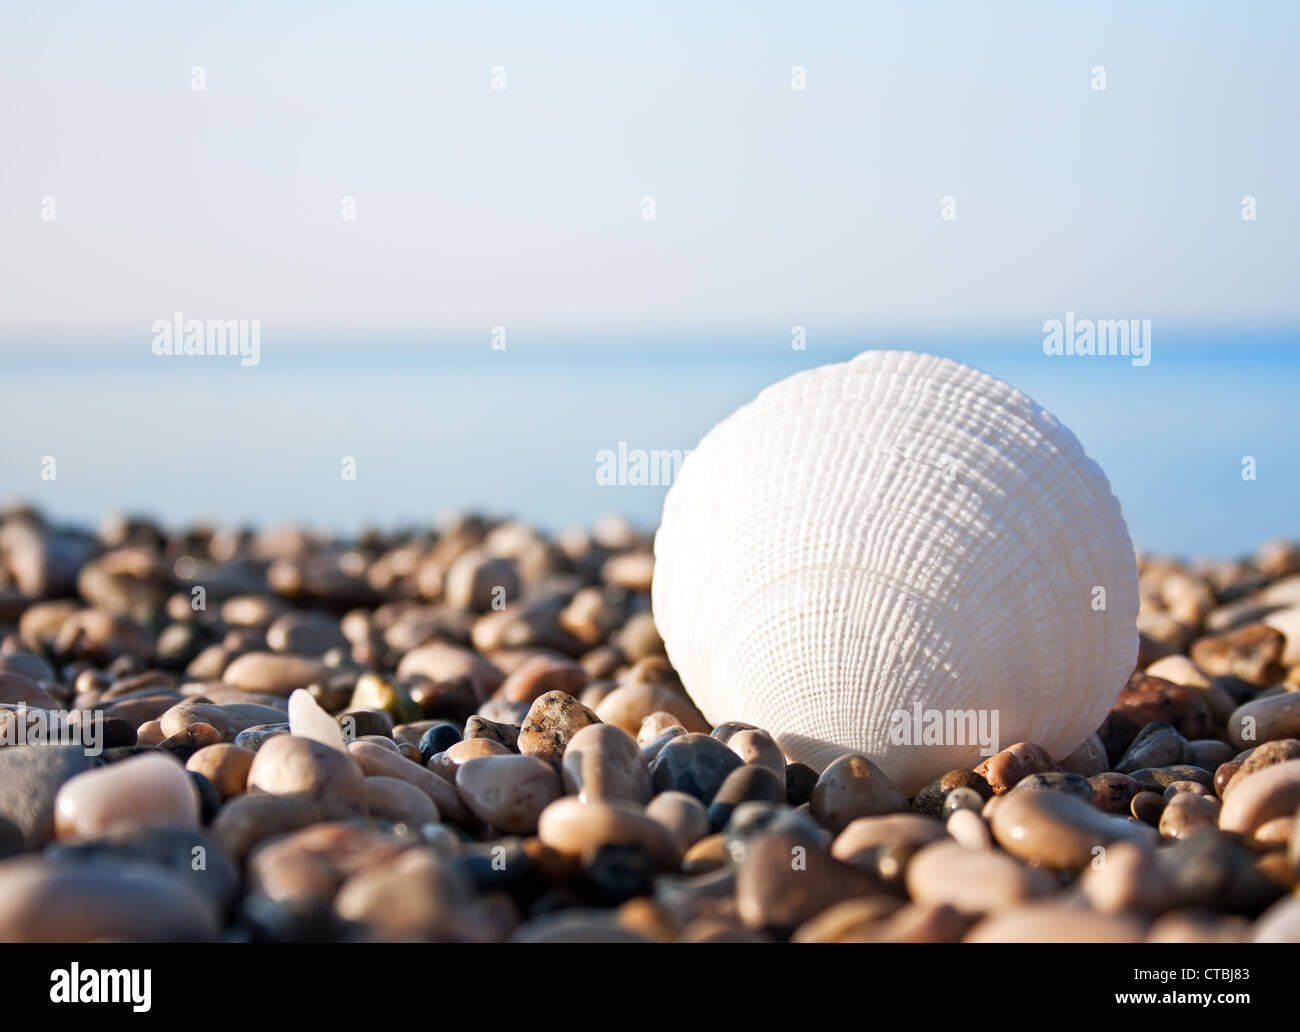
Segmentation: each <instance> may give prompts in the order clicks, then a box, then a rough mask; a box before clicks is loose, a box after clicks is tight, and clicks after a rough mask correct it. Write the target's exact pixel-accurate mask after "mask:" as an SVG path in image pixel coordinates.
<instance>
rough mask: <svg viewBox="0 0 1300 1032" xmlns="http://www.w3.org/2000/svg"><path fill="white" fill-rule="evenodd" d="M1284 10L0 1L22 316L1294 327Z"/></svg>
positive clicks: (15, 293)
mask: <svg viewBox="0 0 1300 1032" xmlns="http://www.w3.org/2000/svg"><path fill="white" fill-rule="evenodd" d="M1298 11H1300V5H1297V4H1295V3H1291V2H1286V3H1252V4H1247V5H1232V4H1226V3H1224V4H1205V3H1188V2H1173V3H1159V4H1143V5H1135V4H1131V3H1116V4H1105V3H1088V4H1064V3H1053V4H1044V3H1041V2H1029V3H1015V4H1005V3H1002V4H998V3H980V4H974V3H951V4H947V3H940V4H925V5H919V4H871V5H868V4H860V3H849V2H843V3H824V4H818V3H808V2H790V3H779V4H778V3H769V4H756V3H752V2H745V3H734V4H700V3H698V2H691V3H665V2H662V0H656V2H655V3H646V4H629V3H617V4H608V3H591V4H572V3H547V4H524V3H517V4H516V3H508V4H502V3H483V2H475V3H464V4H441V3H440V4H436V5H434V4H416V3H382V2H368V3H364V4H351V5H337V4H319V3H279V4H269V3H230V2H226V0H223V2H214V3H178V2H160V3H112V4H106V3H102V2H87V3H53V2H48V0H42V2H34V3H20V2H15V0H0V340H16V339H31V338H33V337H35V338H41V337H45V336H53V335H58V334H61V333H71V334H72V335H75V336H78V337H81V338H83V339H93V338H94V336H95V335H96V334H107V333H110V332H112V333H117V334H123V333H125V334H128V335H131V334H135V333H139V334H140V335H141V336H142V339H147V333H148V328H149V326H150V325H151V324H152V322H153V321H154V320H155V319H157V318H159V317H166V316H169V315H170V314H171V313H172V312H174V311H177V310H180V311H184V312H185V313H186V314H187V315H190V316H196V317H202V318H259V319H261V320H263V323H264V327H263V337H264V344H263V346H264V347H265V346H267V345H266V343H265V341H266V338H267V337H272V338H273V337H274V335H275V334H276V333H279V332H288V331H291V330H293V331H306V332H308V333H311V332H317V331H329V332H360V333H384V332H404V333H414V334H417V335H428V336H437V335H438V334H441V333H445V332H448V331H453V330H454V331H458V332H459V331H468V332H471V333H474V332H479V331H480V330H481V331H482V332H483V333H484V334H486V333H487V332H488V328H489V327H491V326H493V325H498V324H501V325H506V326H507V327H511V326H513V327H519V328H525V329H527V328H540V327H549V328H552V329H556V330H559V331H561V332H565V331H569V330H576V329H582V328H591V329H600V328H605V327H613V328H623V329H650V330H654V329H656V328H674V327H688V328H691V329H693V330H696V331H698V330H701V329H705V328H709V327H730V328H735V327H746V326H755V325H771V326H790V325H793V324H805V325H809V326H810V327H823V326H837V327H858V326H870V325H895V326H909V325H916V324H924V325H927V326H936V325H938V326H948V325H951V326H958V327H974V326H981V325H1038V324H1040V323H1041V322H1042V321H1043V320H1045V319H1048V318H1053V317H1059V316H1060V314H1061V313H1063V312H1064V311H1065V310H1067V309H1069V310H1074V311H1078V312H1081V313H1086V314H1090V315H1094V316H1096V317H1101V318H1108V317H1115V318H1152V319H1155V320H1162V321H1163V323H1165V324H1167V323H1168V322H1170V321H1174V322H1177V323H1179V324H1183V325H1192V326H1195V325H1198V324H1203V323H1213V324H1215V325H1220V326H1242V325H1249V324H1275V325H1277V324H1293V323H1294V321H1295V320H1296V317H1297V315H1300V291H1298V290H1297V289H1296V285H1297V268H1298V264H1300V263H1298V262H1297V240H1298V239H1300V234H1298V232H1297V230H1298V229H1300V199H1298V198H1300V190H1297V188H1296V182H1295V175H1296V169H1297V168H1298V167H1300V139H1298V134H1297V132H1296V110H1297V101H1298V100H1300V61H1297V59H1296V53H1297V39H1298V38H1300V13H1298ZM1098 65H1100V66H1104V68H1105V80H1106V81H1105V85H1106V88H1105V90H1104V91H1099V90H1094V89H1093V88H1092V84H1093V80H1094V73H1093V68H1094V66H1098ZM195 66H201V67H202V68H203V70H204V75H205V76H206V89H204V90H202V91H196V90H194V89H193V88H192V83H193V71H192V70H193V68H194V67H195ZM794 66H801V67H802V68H804V69H806V84H807V88H806V90H803V91H797V90H794V89H792V88H791V85H792V68H793V67H794ZM494 68H502V69H504V74H505V84H506V90H505V91H504V92H502V91H494V90H493V89H492V83H493V69H494ZM1247 194H1249V195H1252V196H1254V197H1255V198H1256V204H1257V213H1258V217H1257V219H1256V221H1253V222H1248V221H1243V219H1242V218H1241V203H1242V201H1241V199H1242V197H1243V195H1247ZM646 195H652V196H653V197H654V198H655V203H656V218H655V220H654V221H645V220H643V218H642V198H643V197H644V196H646ZM345 196H350V197H354V198H355V203H356V215H357V217H356V220H355V221H345V220H344V219H343V218H342V217H341V214H342V207H341V205H342V198H343V197H345ZM945 196H951V197H953V198H955V200H956V212H957V218H956V220H955V221H944V220H943V219H941V217H940V215H941V198H943V197H945ZM47 197H51V198H53V199H54V202H55V209H54V210H55V214H56V218H55V219H54V220H53V221H48V220H45V219H43V218H42V204H43V198H47Z"/></svg>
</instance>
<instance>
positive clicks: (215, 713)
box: [159, 702, 287, 742]
mask: <svg viewBox="0 0 1300 1032" xmlns="http://www.w3.org/2000/svg"><path fill="white" fill-rule="evenodd" d="M286 717H287V714H286V712H285V711H284V710H281V709H275V708H273V707H271V706H260V705H258V704H257V703H252V702H244V703H236V704H233V705H228V706H218V705H214V704H212V703H207V702H182V703H179V704H178V705H175V706H172V707H170V708H169V709H167V710H166V711H165V712H164V713H163V714H162V716H161V717H160V718H159V725H160V726H161V729H162V733H163V737H164V738H170V737H171V736H172V735H176V734H180V733H181V732H182V731H184V730H185V729H186V728H187V727H189V726H190V725H191V724H207V725H209V726H211V727H214V728H216V730H217V732H218V733H219V734H220V735H221V739H222V741H225V742H233V741H234V740H235V739H236V737H238V735H239V733H240V732H241V731H245V730H247V729H248V728H250V727H257V726H259V725H263V724H277V723H282V722H284V720H285V718H286Z"/></svg>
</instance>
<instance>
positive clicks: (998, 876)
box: [907, 835, 1056, 916]
mask: <svg viewBox="0 0 1300 1032" xmlns="http://www.w3.org/2000/svg"><path fill="white" fill-rule="evenodd" d="M944 838H945V841H938V842H934V843H932V844H930V845H927V846H925V847H924V848H923V849H921V850H920V851H919V852H918V853H917V854H916V855H915V856H914V857H912V862H911V863H910V864H908V866H907V891H908V894H909V895H910V896H911V897H912V899H913V900H914V901H915V902H917V903H929V904H947V905H948V906H951V907H953V908H955V909H956V910H958V911H960V912H961V913H963V914H968V915H970V916H975V915H978V914H984V913H988V912H990V911H994V910H1000V909H1002V908H1003V907H1009V906H1012V905H1014V904H1016V903H1021V902H1024V901H1026V900H1029V899H1033V898H1034V897H1037V896H1045V895H1048V894H1049V893H1051V892H1052V891H1053V890H1055V888H1056V882H1055V880H1054V879H1053V878H1051V877H1050V876H1049V875H1048V874H1046V873H1045V872H1043V871H1040V870H1036V869H1035V868H1033V867H1029V866H1027V865H1025V864H1022V863H1019V862H1017V861H1016V860H1014V859H1012V858H1011V857H1010V856H1007V855H1006V854H1005V853H999V852H996V851H995V850H987V849H986V850H971V849H967V848H966V847H965V846H962V845H960V844H959V843H956V842H952V841H946V835H945V836H944Z"/></svg>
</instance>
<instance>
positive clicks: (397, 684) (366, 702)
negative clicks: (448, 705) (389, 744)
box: [348, 672, 432, 724]
mask: <svg viewBox="0 0 1300 1032" xmlns="http://www.w3.org/2000/svg"><path fill="white" fill-rule="evenodd" d="M348 709H351V710H379V711H380V712H382V713H387V714H388V715H389V717H391V718H392V720H393V723H395V724H406V723H409V722H411V721H413V720H419V719H420V718H421V717H423V716H424V715H425V714H424V710H423V709H422V708H421V706H420V704H419V703H417V702H416V701H415V699H413V698H412V697H411V693H410V692H409V691H407V689H406V687H405V685H404V684H403V683H402V681H401V680H400V679H397V680H394V679H392V678H387V677H380V676H379V675H378V674H376V673H369V672H368V673H364V674H362V675H361V676H360V677H358V678H357V683H356V686H355V687H354V688H353V689H352V698H351V699H350V700H349V702H348ZM430 715H432V714H430Z"/></svg>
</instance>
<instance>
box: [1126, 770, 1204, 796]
mask: <svg viewBox="0 0 1300 1032" xmlns="http://www.w3.org/2000/svg"><path fill="white" fill-rule="evenodd" d="M1130 776H1131V777H1132V778H1133V780H1134V781H1136V782H1137V783H1138V784H1139V785H1141V786H1142V788H1143V790H1144V791H1147V792H1160V793H1163V792H1164V790H1165V789H1166V788H1168V787H1169V786H1170V785H1172V784H1173V783H1174V782H1175V781H1195V782H1196V783H1197V784H1198V785H1204V786H1205V787H1206V788H1210V789H1212V788H1214V775H1213V774H1211V773H1210V772H1209V771H1208V770H1204V769H1202V768H1201V767H1193V766H1191V765H1190V764H1186V763H1180V764H1178V765H1177V766H1174V767H1144V768H1143V769H1142V770H1135V771H1133V773H1132V774H1131V775H1130Z"/></svg>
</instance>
